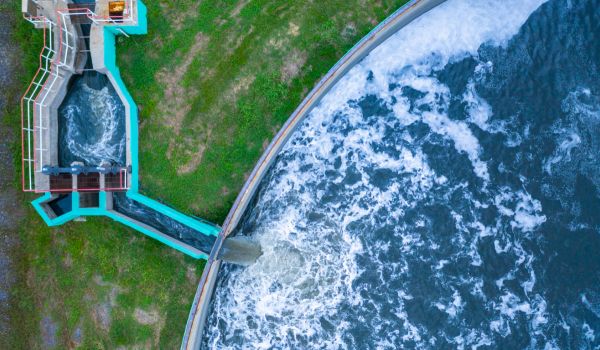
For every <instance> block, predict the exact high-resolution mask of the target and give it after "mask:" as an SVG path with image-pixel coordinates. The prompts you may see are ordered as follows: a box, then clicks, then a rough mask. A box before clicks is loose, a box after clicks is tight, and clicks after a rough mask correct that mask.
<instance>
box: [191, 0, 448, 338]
mask: <svg viewBox="0 0 600 350" xmlns="http://www.w3.org/2000/svg"><path fill="white" fill-rule="evenodd" d="M444 1H446V0H412V1H410V2H408V3H407V4H405V5H404V6H402V7H401V8H399V9H398V10H397V11H395V12H394V13H393V14H392V15H390V16H389V17H388V18H386V19H385V20H384V21H383V22H381V23H380V24H379V25H378V26H377V27H375V28H374V29H373V30H372V31H371V32H369V34H367V35H366V36H365V37H363V38H362V39H361V40H360V41H359V42H358V43H357V44H356V45H355V46H354V47H353V48H352V49H350V51H348V53H346V54H345V55H344V56H343V57H342V58H341V59H340V60H339V61H338V62H337V63H336V64H335V65H334V66H333V68H331V69H330V70H329V72H328V73H327V74H326V75H325V76H324V77H323V78H322V79H321V80H320V81H319V83H317V85H316V86H315V87H314V88H313V89H312V91H311V92H310V93H309V94H308V95H307V97H306V98H305V99H304V100H303V101H302V103H301V104H300V105H299V106H298V108H296V110H295V111H294V112H293V113H292V115H291V116H290V118H289V119H288V120H287V121H286V123H285V124H284V125H283V126H282V128H281V129H280V131H279V132H278V133H277V135H276V136H275V137H274V138H273V140H272V141H271V143H270V144H269V146H268V147H267V149H266V150H265V152H264V153H263V155H262V156H261V158H260V159H259V161H258V162H257V164H256V166H255V167H254V169H253V170H252V173H251V174H250V176H249V178H248V180H247V181H246V183H245V184H244V186H243V187H242V190H241V191H240V193H239V194H238V196H237V198H236V200H235V202H234V203H233V206H232V208H231V210H230V211H229V214H228V215H227V218H226V219H225V222H224V224H223V228H222V230H221V232H220V233H219V236H218V238H217V240H216V242H215V245H214V246H213V249H212V251H211V254H210V256H209V257H208V261H207V263H206V266H205V268H204V271H203V273H202V278H201V280H200V283H199V285H198V289H197V291H196V295H195V296H194V301H193V303H192V307H191V310H190V314H189V317H188V321H187V324H186V329H185V333H184V336H183V340H182V344H181V349H199V348H200V345H201V340H202V334H203V330H204V325H205V323H206V318H207V316H208V311H209V308H210V301H211V298H212V295H213V294H214V288H215V284H216V281H217V276H218V271H219V268H220V266H221V260H219V259H218V255H219V252H220V250H221V247H222V244H223V240H224V239H225V238H226V237H227V236H228V235H229V234H231V233H232V232H233V231H234V229H235V228H236V227H237V225H238V223H239V221H240V219H241V217H242V215H243V214H244V212H245V211H246V208H247V207H248V204H249V203H250V202H251V200H252V198H253V197H254V195H255V193H256V190H257V189H258V187H259V185H260V182H261V180H262V179H263V177H264V175H265V173H266V172H267V171H268V170H269V168H270V166H271V164H272V163H273V161H274V159H275V157H276V156H277V154H279V152H280V151H281V149H282V147H283V146H284V145H285V144H286V142H287V140H288V139H289V137H290V136H291V134H292V133H293V132H294V131H295V130H296V128H297V126H298V125H299V124H300V123H301V122H302V121H303V120H304V118H305V117H306V116H307V115H308V114H309V113H310V111H311V110H312V108H313V107H314V106H316V105H317V104H318V103H319V102H320V101H321V99H322V98H323V97H324V96H325V95H326V94H327V93H328V92H329V91H330V90H331V88H332V87H333V86H334V85H335V84H336V83H337V82H338V81H339V80H340V79H341V78H342V77H343V76H344V75H345V74H346V73H347V72H348V71H349V70H350V69H352V68H353V67H354V66H355V65H356V64H357V63H358V62H360V61H361V60H362V59H363V58H364V57H365V56H367V55H368V54H369V53H370V52H371V51H372V50H373V49H374V48H376V47H377V46H378V45H379V44H381V43H382V42H383V41H385V40H386V39H388V38H389V37H390V36H392V35H393V34H394V33H396V32H397V31H398V30H400V29H402V28H403V27H404V26H406V25H407V24H409V23H411V22H412V21H413V20H415V19H416V18H418V17H419V16H421V15H422V14H424V13H426V12H428V11H429V10H431V9H433V8H434V7H436V6H438V5H439V4H441V3H443V2H444Z"/></svg>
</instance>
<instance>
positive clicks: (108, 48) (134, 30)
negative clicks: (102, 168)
mask: <svg viewBox="0 0 600 350" xmlns="http://www.w3.org/2000/svg"><path fill="white" fill-rule="evenodd" d="M137 6H138V24H137V25H136V26H111V27H106V26H105V27H104V65H105V67H106V69H107V70H108V72H109V74H110V75H111V76H112V78H113V82H114V83H115V84H116V85H117V89H118V90H120V91H121V93H122V94H121V96H123V97H124V98H125V100H126V101H127V104H128V106H127V108H129V122H130V123H129V124H130V128H129V131H130V134H129V142H130V145H129V147H130V148H131V175H132V176H131V184H130V188H129V190H128V191H127V197H129V198H130V199H132V200H134V201H137V202H139V203H141V204H143V205H145V206H147V207H149V208H151V209H152V210H155V211H157V212H159V213H161V214H164V215H166V216H168V217H170V218H171V219H173V220H175V221H177V222H179V223H181V224H183V225H186V226H188V227H190V228H192V229H194V230H196V231H198V232H199V234H203V235H207V236H217V235H218V234H219V232H220V230H221V229H220V228H219V227H218V226H216V225H214V224H211V223H209V222H207V221H204V220H202V219H195V218H192V217H190V216H188V215H185V214H183V213H181V212H179V211H177V210H175V209H173V208H171V207H169V206H167V205H165V204H162V203H160V202H158V201H156V200H153V199H151V198H148V197H146V196H144V195H142V194H140V193H139V157H138V147H139V132H138V109H137V105H136V104H135V102H134V100H133V98H132V97H131V94H130V93H129V91H128V90H127V88H126V87H125V83H124V82H123V79H122V78H121V74H120V71H119V68H118V66H117V55H116V36H117V35H121V34H123V33H126V34H128V35H140V34H146V33H147V32H148V23H147V16H146V15H147V9H146V6H145V5H144V3H143V2H142V1H138V5H137ZM106 196H107V194H106V192H103V191H102V192H100V193H99V206H98V208H80V207H79V197H80V194H79V192H72V199H71V200H72V208H71V210H70V211H69V212H66V213H64V214H62V215H60V216H58V217H55V218H51V217H50V216H49V215H48V213H47V212H46V210H44V208H43V204H44V203H47V202H49V201H51V200H52V199H53V198H52V195H51V193H50V192H47V193H45V194H44V195H43V196H42V197H40V198H37V199H35V200H34V201H33V202H32V204H33V207H34V208H35V210H36V211H37V212H38V214H39V215H40V216H41V217H42V219H43V220H44V222H45V223H46V224H47V225H48V226H58V225H62V224H64V223H66V222H69V221H71V220H73V219H76V218H78V217H81V216H107V217H109V218H111V219H113V220H115V221H117V222H120V223H122V224H123V225H126V226H129V227H131V228H133V229H134V230H136V231H139V232H141V233H143V234H145V235H147V236H150V237H152V238H154V239H156V240H158V241H160V242H162V243H164V244H166V245H168V246H169V247H171V248H173V249H176V250H178V251H180V252H182V253H184V254H187V255H189V256H191V257H193V258H196V259H206V258H207V255H206V254H202V253H198V252H196V251H193V250H190V249H189V248H188V245H185V244H178V243H177V241H176V240H169V239H167V238H166V237H163V236H161V235H158V234H156V233H155V232H153V231H151V230H148V229H147V228H145V227H143V226H140V225H139V224H138V223H137V222H134V221H131V220H128V219H127V217H125V216H123V215H118V214H117V213H115V212H114V211H111V210H108V209H107V200H106ZM206 253H208V252H206Z"/></svg>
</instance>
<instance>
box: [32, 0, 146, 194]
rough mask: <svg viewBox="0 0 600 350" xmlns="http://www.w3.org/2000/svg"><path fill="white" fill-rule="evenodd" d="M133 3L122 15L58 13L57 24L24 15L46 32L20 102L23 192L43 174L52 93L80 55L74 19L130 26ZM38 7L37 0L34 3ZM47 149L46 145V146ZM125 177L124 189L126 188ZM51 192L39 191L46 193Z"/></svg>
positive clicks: (84, 9)
mask: <svg viewBox="0 0 600 350" xmlns="http://www.w3.org/2000/svg"><path fill="white" fill-rule="evenodd" d="M133 1H134V0H127V2H126V4H125V9H124V12H123V16H116V17H115V16H113V17H110V16H105V17H103V16H100V15H97V14H96V13H95V12H94V11H92V10H91V9H90V8H87V7H81V8H69V9H59V10H56V14H57V16H56V20H57V23H54V22H52V21H51V20H49V19H48V18H47V17H45V16H24V17H25V19H26V20H27V21H29V22H31V23H32V24H34V25H35V26H36V27H39V26H42V27H43V30H44V47H43V49H42V52H41V54H40V67H39V68H38V71H37V72H36V74H35V76H34V78H33V80H32V82H31V84H30V86H29V88H28V89H27V91H26V92H25V95H24V96H23V98H22V100H21V109H22V116H21V119H22V120H21V124H22V132H21V134H22V155H23V156H22V173H23V175H22V177H23V180H22V182H23V190H24V191H35V190H36V188H35V174H36V173H41V172H42V168H43V166H44V165H47V164H44V162H47V161H48V159H46V158H47V156H46V153H47V151H48V149H47V148H45V146H44V144H45V142H44V141H45V140H48V139H49V137H48V134H47V133H48V128H49V125H45V122H46V124H47V123H49V120H50V115H49V113H50V108H49V107H50V103H52V102H53V101H54V96H53V92H55V90H56V88H57V87H59V85H60V84H61V83H60V79H59V78H60V72H61V69H62V70H66V71H71V72H72V71H74V69H75V67H74V65H75V63H76V56H77V54H78V47H77V40H78V39H79V37H78V35H77V34H76V32H75V28H74V27H73V24H72V21H71V20H70V19H71V18H69V17H71V16H86V17H87V18H89V19H90V20H91V21H92V22H93V23H94V24H102V25H107V24H119V25H122V24H130V23H131V22H134V21H135V18H134V7H133V6H134V3H133ZM33 2H34V3H36V4H38V3H39V1H38V0H33ZM56 31H58V34H59V38H58V42H57V44H58V48H55V40H56ZM46 147H47V146H46ZM126 182H127V176H126V174H125V187H127V183H126ZM47 190H49V189H37V191H47Z"/></svg>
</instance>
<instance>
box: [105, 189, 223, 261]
mask: <svg viewBox="0 0 600 350" xmlns="http://www.w3.org/2000/svg"><path fill="white" fill-rule="evenodd" d="M113 204H114V209H115V210H116V211H117V212H119V213H122V214H124V215H126V216H128V217H130V218H132V219H134V220H137V221H139V222H142V223H144V224H146V225H148V226H150V227H153V228H154V229H156V230H158V231H159V232H161V233H164V234H166V235H168V236H171V237H173V238H175V239H176V240H178V241H181V242H184V243H186V244H189V245H190V246H192V247H194V248H197V249H199V250H200V251H202V252H204V253H206V254H209V253H210V251H211V249H212V246H213V244H214V243H215V239H216V237H215V236H207V235H204V234H202V233H200V232H198V231H196V230H194V229H192V228H190V227H188V226H186V225H183V224H181V223H179V222H178V221H176V220H173V219H171V218H170V217H168V216H166V215H164V214H162V213H159V212H157V211H156V210H153V209H151V208H149V207H147V206H145V205H143V204H141V203H139V202H136V201H134V200H131V199H130V198H128V197H127V196H126V195H125V193H124V192H115V193H114V194H113Z"/></svg>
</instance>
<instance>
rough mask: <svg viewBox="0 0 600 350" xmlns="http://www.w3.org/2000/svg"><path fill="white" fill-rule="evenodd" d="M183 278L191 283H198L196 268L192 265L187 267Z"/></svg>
mask: <svg viewBox="0 0 600 350" xmlns="http://www.w3.org/2000/svg"><path fill="white" fill-rule="evenodd" d="M185 277H186V278H187V280H188V281H190V282H191V283H194V284H195V283H197V282H198V281H196V267H195V266H193V265H190V266H188V267H187V270H186V271H185Z"/></svg>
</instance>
